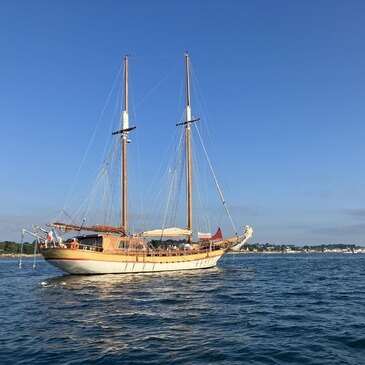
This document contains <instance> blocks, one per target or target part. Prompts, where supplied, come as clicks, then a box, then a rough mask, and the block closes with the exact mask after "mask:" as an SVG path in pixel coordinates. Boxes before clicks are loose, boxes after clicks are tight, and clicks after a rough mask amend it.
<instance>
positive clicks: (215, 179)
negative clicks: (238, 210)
mask: <svg viewBox="0 0 365 365" xmlns="http://www.w3.org/2000/svg"><path fill="white" fill-rule="evenodd" d="M195 128H196V130H197V133H198V136H199V140H200V143H201V145H202V147H203V151H204V154H205V157H206V159H207V161H208V165H209V168H210V171H211V173H212V175H213V178H214V182H215V186H216V188H217V190H218V193H219V196H220V198H221V200H222V204H223V206H224V208H225V210H226V212H227V215H228V218H229V220H230V222H231V225H232V227H233V229H234V231H235V234H236V235H237V229H236V227H235V225H234V223H233V220H232V216H231V213H230V212H229V209H228V206H227V204H226V201H225V199H224V196H223V193H222V190H221V188H220V186H219V183H218V180H217V177H216V176H215V173H214V170H213V166H212V163H211V162H210V159H209V156H208V153H207V150H206V149H205V145H204V142H203V140H202V138H201V135H200V132H199V129H198V127H197V126H196V125H195Z"/></svg>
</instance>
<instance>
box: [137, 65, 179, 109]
mask: <svg viewBox="0 0 365 365" xmlns="http://www.w3.org/2000/svg"><path fill="white" fill-rule="evenodd" d="M179 64H181V61H179V62H178V63H176V64H175V66H173V67H172V69H171V70H170V71H169V72H168V73H167V74H166V75H165V76H164V77H163V78H162V79H161V80H160V81H159V82H158V83H157V85H156V86H155V87H154V88H152V90H151V91H150V92H148V93H147V94H146V95H145V96H144V97H143V98H142V99H141V100H140V101H139V102H138V103H137V104H136V108H138V107H139V106H140V105H141V104H142V103H143V102H145V101H146V99H148V98H149V97H150V96H151V95H152V94H153V93H154V92H155V91H156V90H157V89H158V88H159V87H160V86H161V85H162V84H163V83H164V82H165V80H166V79H167V78H168V77H169V76H170V74H171V73H172V71H174V70H175V69H176V67H177V66H178V65H179Z"/></svg>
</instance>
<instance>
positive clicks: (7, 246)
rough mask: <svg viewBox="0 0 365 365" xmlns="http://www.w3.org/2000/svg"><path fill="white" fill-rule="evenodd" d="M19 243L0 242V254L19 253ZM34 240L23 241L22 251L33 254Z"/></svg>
mask: <svg viewBox="0 0 365 365" xmlns="http://www.w3.org/2000/svg"><path fill="white" fill-rule="evenodd" d="M20 250H21V244H20V243H17V242H14V241H4V242H0V255H1V254H20ZM33 252H34V242H33V243H30V242H24V243H23V253H24V254H26V255H30V254H33Z"/></svg>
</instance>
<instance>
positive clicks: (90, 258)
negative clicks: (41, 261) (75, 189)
mask: <svg viewBox="0 0 365 365" xmlns="http://www.w3.org/2000/svg"><path fill="white" fill-rule="evenodd" d="M224 253H225V250H222V249H220V250H216V251H211V252H204V253H189V254H184V255H176V256H147V255H141V254H139V255H125V254H110V253H104V252H95V251H87V250H71V249H68V248H51V249H47V250H45V251H43V252H42V255H43V256H44V258H45V260H46V261H47V262H48V263H50V264H52V265H53V266H56V267H57V268H59V269H61V270H63V271H65V272H67V273H69V274H75V275H90V274H94V275H95V274H126V273H151V272H162V271H177V270H197V269H207V268H210V267H214V266H216V264H217V262H218V260H219V259H220V258H221V257H222V255H223V254H224Z"/></svg>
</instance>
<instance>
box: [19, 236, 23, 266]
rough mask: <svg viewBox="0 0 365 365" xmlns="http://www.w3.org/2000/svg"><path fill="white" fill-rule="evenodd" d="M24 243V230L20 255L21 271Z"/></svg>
mask: <svg viewBox="0 0 365 365" xmlns="http://www.w3.org/2000/svg"><path fill="white" fill-rule="evenodd" d="M23 242H24V231H23V230H22V239H21V243H20V255H19V269H21V268H22V256H23Z"/></svg>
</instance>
